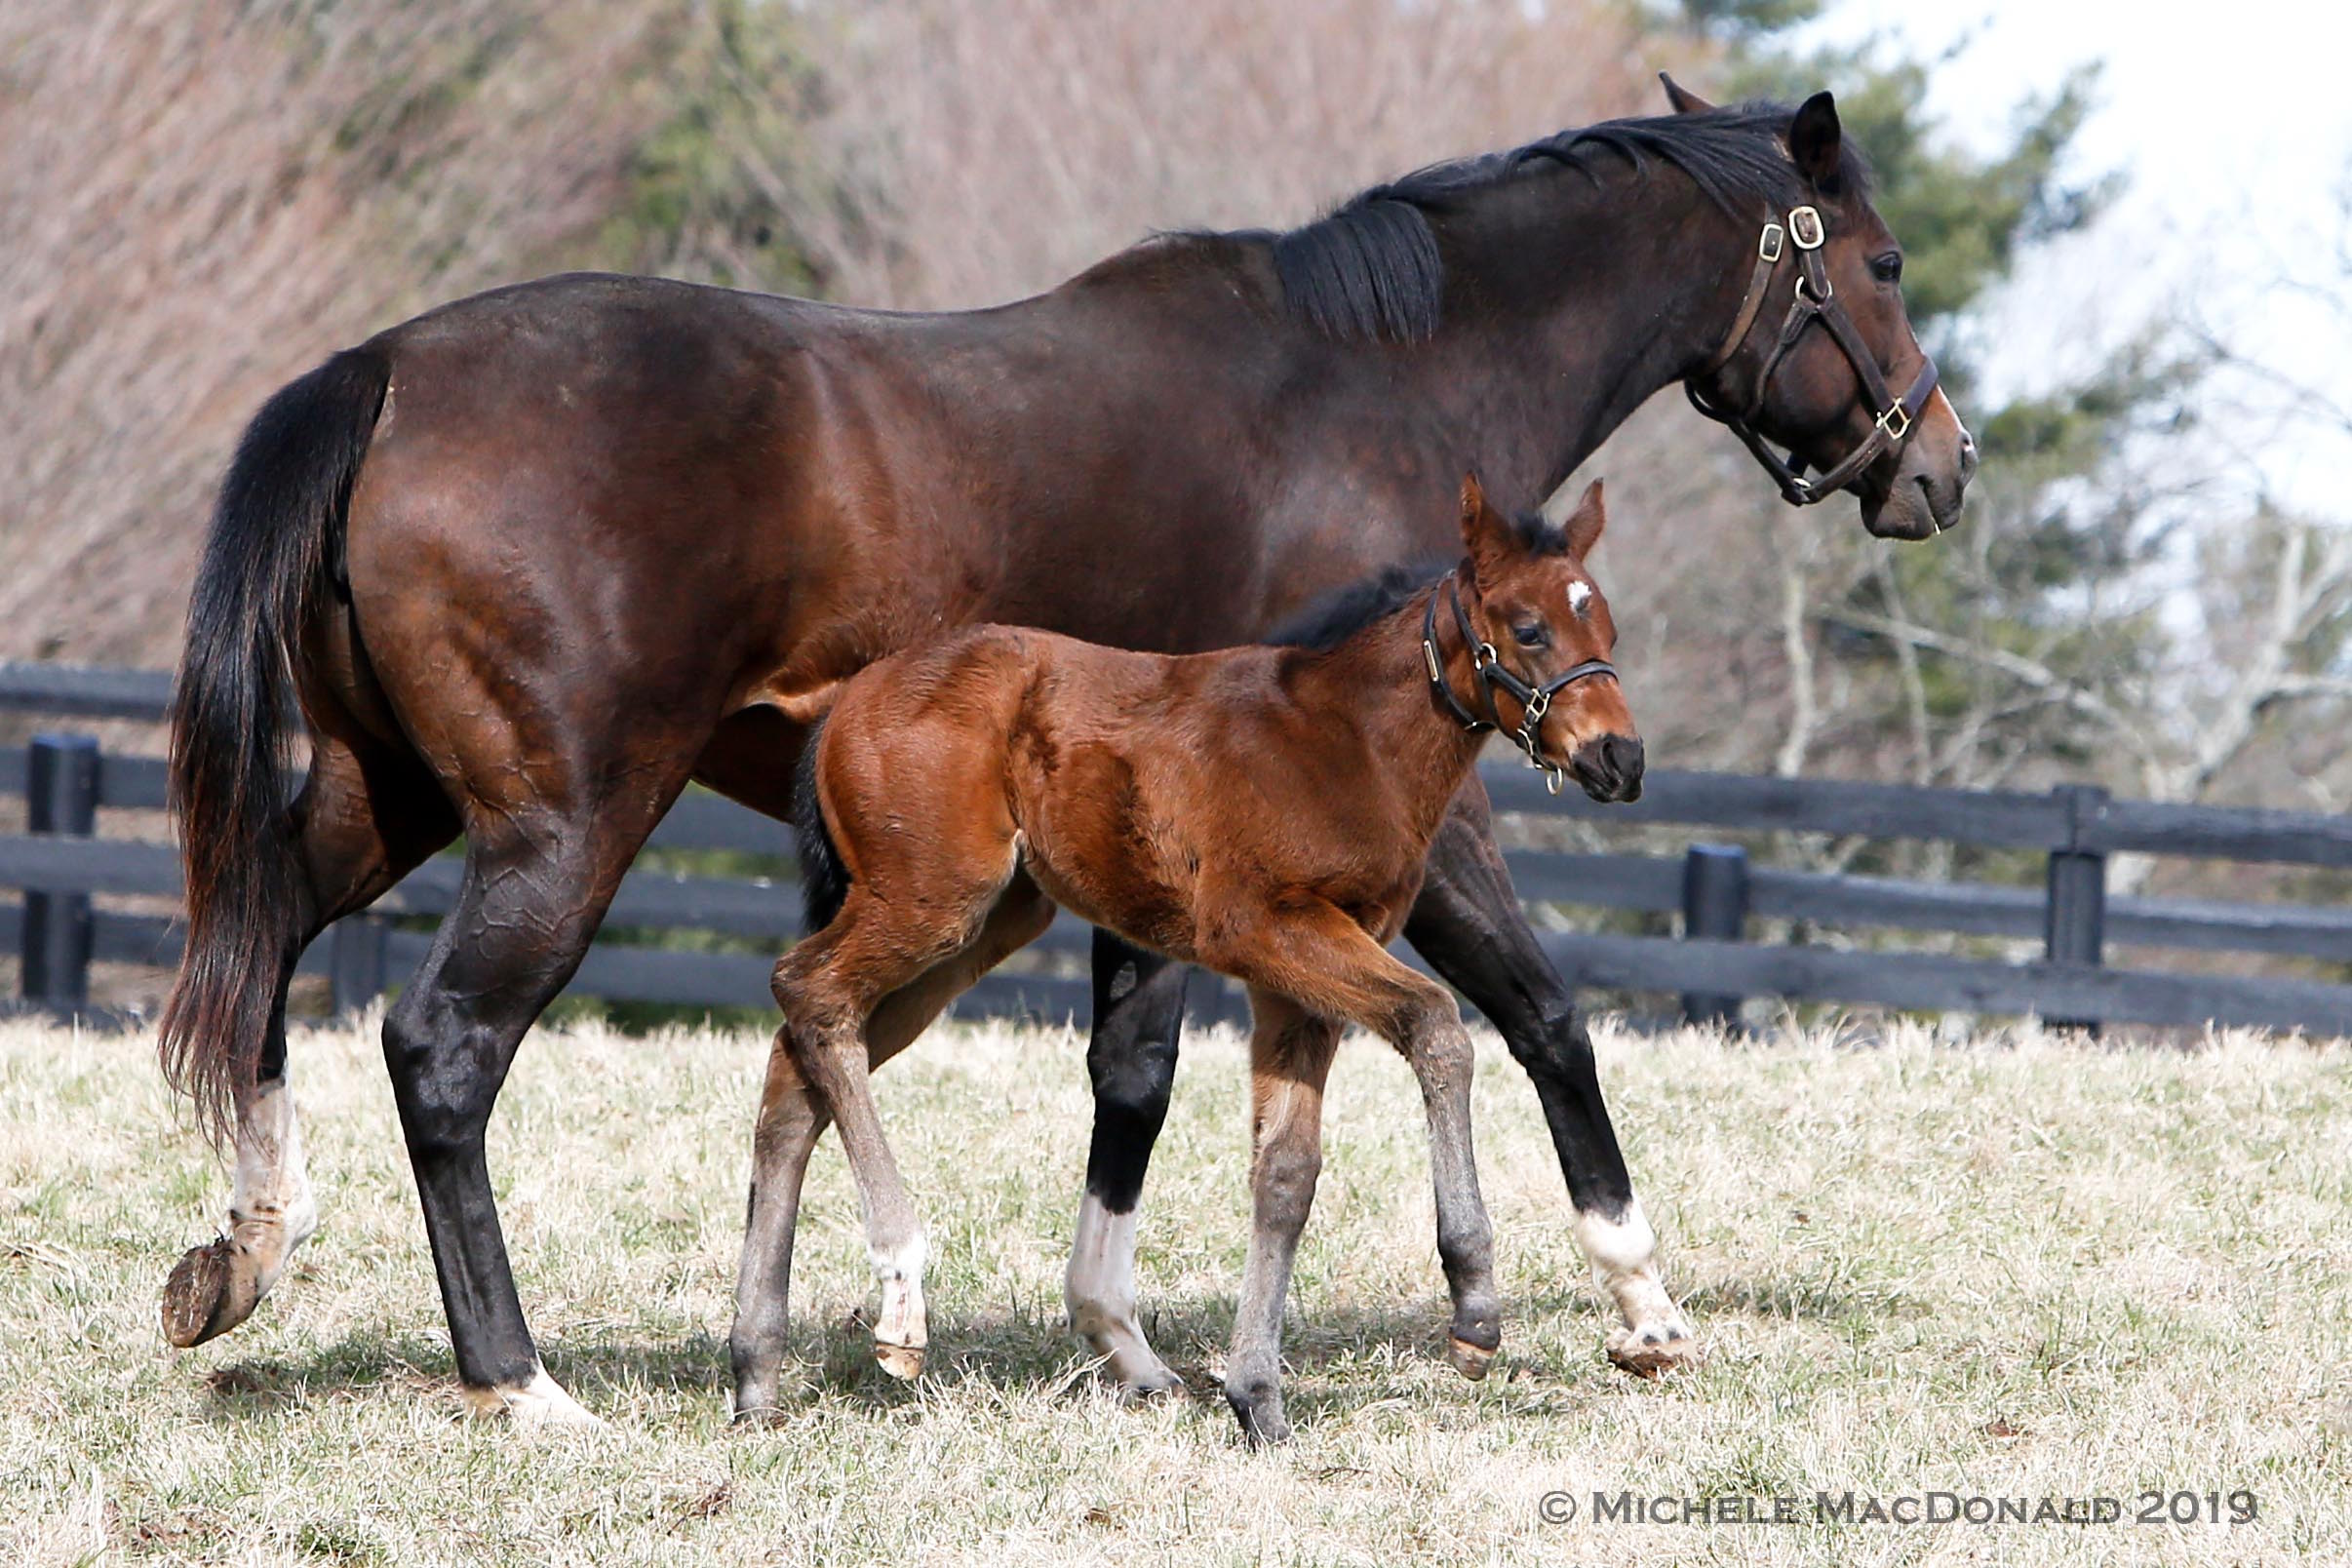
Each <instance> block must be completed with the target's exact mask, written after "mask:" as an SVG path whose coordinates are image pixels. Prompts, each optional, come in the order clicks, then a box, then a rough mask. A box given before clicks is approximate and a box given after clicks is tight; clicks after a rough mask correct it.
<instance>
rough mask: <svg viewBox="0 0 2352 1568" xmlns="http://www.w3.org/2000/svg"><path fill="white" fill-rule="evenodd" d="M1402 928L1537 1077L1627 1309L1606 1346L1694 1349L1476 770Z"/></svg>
mask: <svg viewBox="0 0 2352 1568" xmlns="http://www.w3.org/2000/svg"><path fill="white" fill-rule="evenodd" d="M1405 938H1406V940H1408V941H1410V942H1411V943H1412V944H1413V946H1414V947H1415V948H1416V949H1417V950H1419V952H1420V953H1421V955H1422V957H1423V958H1425V959H1427V960H1429V961H1430V965H1431V967H1432V968H1434V969H1435V970H1436V971H1437V972H1438V973H1439V974H1441V975H1443V976H1444V977H1445V979H1446V980H1447V982H1448V983H1450V984H1451V985H1453V986H1454V987H1455V989H1457V990H1459V991H1460V992H1461V993H1462V994H1463V995H1464V996H1466V997H1468V998H1469V999H1470V1002H1471V1003H1472V1004H1473V1005H1474V1006H1476V1007H1477V1009H1478V1010H1479V1011H1480V1012H1482V1013H1484V1014H1485V1015H1486V1017H1487V1019H1488V1021H1489V1022H1491V1023H1493V1024H1494V1026H1495V1027H1496V1028H1497V1029H1498V1030H1500V1031H1501V1032H1502V1034H1503V1039H1504V1041H1505V1043H1507V1044H1508V1045H1509V1047H1510V1053H1511V1055H1512V1057H1513V1058H1515V1059H1516V1060H1517V1061H1518V1063H1519V1065H1520V1066H1521V1067H1523V1068H1525V1069H1526V1071H1527V1076H1528V1077H1529V1078H1532V1079H1533V1080H1534V1081H1535V1087H1536V1097H1537V1099H1538V1100H1539V1101H1540V1102H1541V1103H1542V1105H1543V1107H1544V1118H1545V1120H1546V1122H1547V1123H1548V1124H1549V1126H1550V1129H1551V1141H1552V1147H1553V1149H1554V1150H1555V1151H1556V1152H1557V1153H1558V1156H1559V1160H1560V1170H1561V1173H1562V1174H1563V1175H1564V1176H1565V1177H1566V1178H1567V1182H1568V1199H1569V1202H1570V1203H1571V1204H1572V1205H1573V1206H1574V1207H1575V1210H1576V1222H1575V1235H1576V1239H1577V1244H1578V1246H1579V1247H1580V1248H1581V1249H1582V1250H1583V1252H1584V1254H1585V1257H1586V1259H1587V1260H1588V1262H1589V1263H1590V1264H1591V1266H1592V1270H1593V1274H1594V1275H1595V1277H1597V1278H1598V1280H1599V1282H1600V1285H1601V1288H1602V1289H1603V1290H1605V1291H1606V1292H1607V1293H1608V1295H1609V1297H1610V1299H1611V1300H1612V1301H1613V1302H1614V1303H1615V1304H1616V1306H1617V1310H1618V1313H1619V1314H1620V1316H1621V1317H1622V1318H1623V1320H1624V1322H1623V1326H1622V1327H1621V1328H1619V1329H1618V1330H1617V1331H1615V1332H1614V1333H1612V1334H1611V1335H1610V1336H1609V1338H1608V1343H1607V1349H1608V1353H1609V1358H1610V1359H1611V1360H1612V1361H1614V1362H1616V1363H1617V1364H1618V1365H1619V1366H1621V1367H1624V1368H1626V1369H1627V1370H1628V1371H1632V1372H1639V1373H1643V1374H1645V1375H1655V1374H1657V1373H1659V1372H1663V1371H1666V1370H1667V1369H1669V1368H1671V1367H1675V1366H1680V1365H1686V1364H1689V1363H1691V1362H1693V1361H1696V1360H1697V1359H1698V1356H1699V1345H1698V1341H1697V1339H1696V1338H1695V1337H1694V1336H1693V1335H1692V1333H1691V1330H1690V1326H1689V1324H1688V1323H1687V1322H1686V1321H1685V1320H1684V1318H1683V1315H1682V1312H1681V1310H1680V1309H1679V1308H1677V1307H1676V1306H1675V1305H1674V1302H1673V1299H1672V1298H1671V1297H1669V1296H1668V1295H1667V1294H1666V1284H1665V1281H1664V1279H1663V1277H1662V1275H1661V1274H1660V1271H1659V1267H1658V1257H1657V1252H1658V1242H1657V1237H1656V1235H1654V1234H1653V1233H1652V1231H1651V1229H1650V1222H1649V1220H1648V1219H1647V1218H1646V1217H1645V1216H1644V1215H1643V1213H1642V1209H1641V1200H1640V1199H1639V1198H1637V1197H1635V1196H1633V1184H1632V1178H1631V1177H1629V1176H1628V1175H1627V1172H1626V1161H1625V1156H1624V1155H1623V1154H1622V1153H1621V1152H1620V1151H1619V1149H1618V1145H1617V1133H1616V1130H1615V1129H1614V1128H1613V1127H1612V1126H1611V1125H1610V1122H1609V1110H1608V1107H1607V1106H1606V1105H1605V1104H1603V1103H1602V1100H1601V1089H1600V1078H1599V1076H1598V1073H1597V1072H1596V1070H1595V1068H1594V1064H1593V1059H1592V1040H1591V1037H1590V1036H1588V1034H1587V1033H1586V1031H1585V1025H1584V1021H1583V1020H1582V1019H1580V1018H1579V1017H1578V1016H1577V1012H1576V1001H1575V998H1574V997H1573V996H1572V995H1571V994H1570V993H1569V990H1568V988H1567V986H1566V984H1565V983H1564V982H1562V980H1561V979H1560V976H1559V973H1558V971H1557V970H1555V969H1554V968H1552V966H1551V962H1550V960H1548V959H1547V958H1546V957H1545V956H1544V950H1543V949H1542V947H1541V946H1539V945H1538V943H1537V941H1536V936H1535V932H1534V931H1533V930H1532V929H1530V928H1529V926H1528V923H1527V917H1526V914H1525V912H1524V911H1522V910H1521V909H1520V907H1519V900H1518V895H1517V894H1516V893H1515V892H1514V891H1512V889H1511V885H1510V874H1509V871H1507V870H1506V869H1505V868H1504V865H1503V856H1502V852H1501V851H1500V850H1499V849H1498V848H1497V847H1496V846H1495V841H1494V826H1493V822H1492V820H1491V818H1490V816H1489V814H1488V809H1487V802H1486V790H1485V787H1484V786H1483V785H1482V784H1480V783H1479V782H1478V781H1477V779H1476V778H1475V777H1472V778H1471V780H1470V782H1469V783H1468V784H1466V785H1464V786H1463V789H1462V793H1461V794H1459V795H1457V796H1456V797H1455V798H1454V804H1453V809H1452V810H1451V811H1450V812H1449V813H1448V814H1447V816H1446V819H1445V822H1444V824H1443V825H1442V826H1441V827H1440V828H1439V830H1438V834H1437V839H1436V842H1435V843H1432V844H1431V848H1430V860H1429V875H1428V880H1427V881H1426V882H1424V883H1423V886H1422V891H1421V897H1420V899H1419V901H1418V902H1416V903H1415V904H1414V906H1413V911H1412V915H1411V917H1410V918H1409V919H1408V920H1407V921H1406V922H1405Z"/></svg>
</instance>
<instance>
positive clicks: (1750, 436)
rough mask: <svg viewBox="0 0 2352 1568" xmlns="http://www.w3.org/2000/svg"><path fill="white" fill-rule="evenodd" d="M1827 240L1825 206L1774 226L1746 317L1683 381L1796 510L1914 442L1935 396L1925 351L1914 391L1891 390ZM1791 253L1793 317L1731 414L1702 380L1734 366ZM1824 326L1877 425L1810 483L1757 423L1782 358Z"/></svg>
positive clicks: (1759, 255)
mask: <svg viewBox="0 0 2352 1568" xmlns="http://www.w3.org/2000/svg"><path fill="white" fill-rule="evenodd" d="M1827 238H1828V230H1827V229H1826V227H1825V226H1824V225H1823V222H1822V215H1821V212H1820V210H1819V209H1818V208H1813V207H1797V208H1791V209H1790V210H1789V213H1788V226H1787V228H1786V229H1785V230H1784V229H1783V228H1782V226H1781V225H1780V224H1779V223H1776V222H1767V223H1766V224H1765V225H1764V230H1763V233H1762V234H1761V235H1759V236H1758V237H1757V240H1756V265H1755V270H1754V271H1753V272H1751V273H1749V274H1748V279H1747V297H1746V298H1745V299H1744V300H1742V301H1741V302H1740V314H1739V315H1738V316H1737V317H1735V318H1734V319H1733V321H1732V329H1731V332H1730V333H1729V334H1728V335H1727V336H1726V337H1725V338H1724V340H1723V346H1722V347H1721V348H1719V349H1717V350H1716V351H1715V356H1714V358H1712V359H1710V360H1708V361H1707V363H1706V368H1705V370H1703V371H1701V372H1699V374H1698V375H1696V376H1693V377H1691V378H1690V379H1689V380H1686V381H1684V382H1683V383H1682V390H1683V393H1684V394H1685V395H1686V396H1687V397H1689V399H1690V400H1691V407H1692V408H1694V409H1697V410H1698V411H1699V412H1701V413H1704V414H1705V415H1706V416H1707V417H1708V418H1709V419H1712V420H1714V421H1715V422H1716V423H1717V424H1723V425H1729V426H1730V427H1731V432H1732V434H1733V435H1735V436H1738V437H1739V438H1740V439H1741V441H1743V442H1744V443H1745V444H1746V446H1747V450H1748V451H1751V452H1753V453H1755V458H1756V461H1757V462H1759V463H1762V464H1763V465H1764V471H1765V472H1766V473H1768V474H1770V475H1771V476H1772V479H1773V483H1774V484H1776V485H1778V486H1779V487H1780V488H1781V498H1782V499H1783V500H1784V501H1786V502H1787V503H1788V504H1789V505H1791V506H1811V505H1813V504H1814V503H1816V502H1817V501H1825V500H1827V499H1828V498H1829V497H1830V496H1832V495H1834V494H1836V493H1837V492H1838V491H1839V490H1844V489H1845V488H1846V487H1847V486H1848V485H1851V484H1852V483H1854V481H1855V480H1856V479H1857V478H1859V477H1860V476H1861V474H1862V470H1863V469H1865V468H1868V467H1869V466H1870V465H1871V464H1872V463H1874V462H1876V461H1878V459H1879V458H1880V457H1881V456H1882V455H1883V454H1885V453H1886V452H1889V451H1901V450H1902V449H1903V447H1904V446H1905V445H1907V444H1908V443H1909V441H1910V439H1911V427H1912V425H1913V424H1914V423H1915V422H1916V421H1917V420H1918V418H1919V414H1920V412H1921V411H1922V410H1924V409H1925V408H1926V407H1927V402H1928V399H1929V398H1930V397H1932V396H1934V394H1935V391H1936V361H1935V360H1934V359H1933V358H1932V357H1930V356H1929V355H1927V354H1925V353H1922V354H1921V355H1920V366H1919V373H1918V374H1917V375H1916V376H1914V377H1913V378H1912V380H1911V386H1910V390H1908V391H1907V392H1905V393H1903V395H1902V396H1901V397H1900V398H1898V397H1896V396H1895V395H1894V394H1893V393H1892V392H1890V391H1889V390H1888V389H1887V380H1886V377H1885V376H1884V375H1881V374H1880V373H1879V370H1878V361H1877V360H1876V359H1875V358H1873V357H1872V355H1871V353H1870V350H1869V346H1868V345H1867V344H1865V343H1864V342H1863V341H1862V333H1859V332H1857V331H1855V328H1854V318H1853V317H1851V316H1849V315H1847V314H1846V307H1845V306H1844V305H1843V304H1841V303H1840V302H1839V301H1838V298H1837V292H1836V291H1835V290H1834V289H1832V288H1831V287H1830V284H1829V269H1828V267H1827V266H1826V265H1825V264H1824V263H1823V260H1822V245H1823V241H1825V240H1826V239H1827ZM1790 250H1794V251H1795V252H1796V256H1797V279H1796V286H1795V288H1794V289H1793V290H1791V291H1790V293H1789V296H1788V314H1787V316H1786V317H1785V318H1784V320H1783V321H1782V323H1781V335H1780V337H1779V339H1778V340H1777V341H1775V342H1774V344H1773V346H1772V352H1771V353H1769V354H1767V355H1765V356H1764V368H1763V370H1762V371H1760V372H1757V374H1756V382H1755V391H1754V392H1753V393H1751V394H1750V395H1749V397H1748V399H1747V403H1746V406H1745V407H1744V408H1743V409H1742V410H1741V411H1740V412H1737V413H1733V412H1727V406H1726V405H1719V404H1717V403H1714V402H1712V401H1710V400H1709V399H1708V398H1707V397H1705V396H1703V395H1702V394H1701V393H1700V391H1699V379H1700V377H1701V376H1705V377H1712V376H1713V375H1714V374H1715V372H1718V371H1720V370H1722V369H1723V367H1724V366H1726V365H1728V364H1730V363H1731V359H1732V356H1733V355H1735V354H1737V353H1738V352H1739V351H1740V347H1741V345H1742V344H1744V343H1745V342H1746V341H1747V335H1748V333H1749V332H1750V331H1752V330H1753V329H1754V327H1755V324H1756V316H1757V313H1758V312H1760V311H1761V310H1762V309H1763V308H1764V296H1765V294H1768V293H1770V292H1771V289H1772V280H1773V276H1774V274H1775V273H1777V272H1778V271H1779V270H1780V265H1781V258H1782V256H1783V255H1785V254H1786V253H1787V252H1788V251H1790ZM1817 321H1818V322H1820V323H1821V324H1822V325H1823V327H1826V328H1827V329H1829V335H1830V336H1831V337H1832V338H1834V339H1835V340H1836V342H1837V346H1838V347H1839V348H1840V349H1843V350H1844V351H1845V355H1846V359H1847V362H1848V363H1849V364H1851V365H1852V366H1853V367H1854V373H1855V375H1856V376H1857V377H1859V378H1860V379H1861V381H1862V395H1863V396H1864V397H1866V398H1867V399H1869V404H1870V413H1871V425H1870V434H1869V435H1868V436H1866V437H1865V438H1863V440H1862V445H1861V446H1859V447H1857V448H1855V449H1854V450H1853V451H1850V452H1848V453H1846V456H1845V459H1844V460H1843V461H1841V462H1840V463H1838V465H1837V466H1836V467H1834V468H1832V469H1830V470H1829V471H1828V472H1826V473H1823V474H1821V475H1819V476H1818V477H1816V478H1813V479H1807V478H1806V477H1805V475H1804V469H1805V465H1804V464H1803V463H1802V462H1800V461H1798V460H1797V458H1796V455H1795V454H1794V453H1793V452H1792V453H1790V454H1789V455H1788V456H1786V457H1783V456H1781V455H1780V454H1779V453H1778V452H1776V451H1773V450H1772V449H1771V448H1770V447H1768V446H1766V445H1765V443H1764V438H1763V436H1762V435H1760V434H1758V433H1757V431H1756V428H1755V424H1754V420H1755V417H1756V415H1757V413H1758V412H1761V411H1762V410H1763V407H1764V394H1765V393H1766V392H1767V391H1769V390H1770V389H1771V387H1772V377H1773V372H1776V371H1778V370H1779V369H1780V368H1781V361H1782V360H1783V359H1784V358H1786V357H1787V354H1788V351H1789V350H1790V349H1792V348H1794V347H1795V346H1796V341H1797V339H1798V338H1799V337H1802V336H1803V335H1804V333H1805V329H1806V328H1808V327H1810V326H1812V325H1813V324H1814V323H1815V322H1817Z"/></svg>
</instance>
